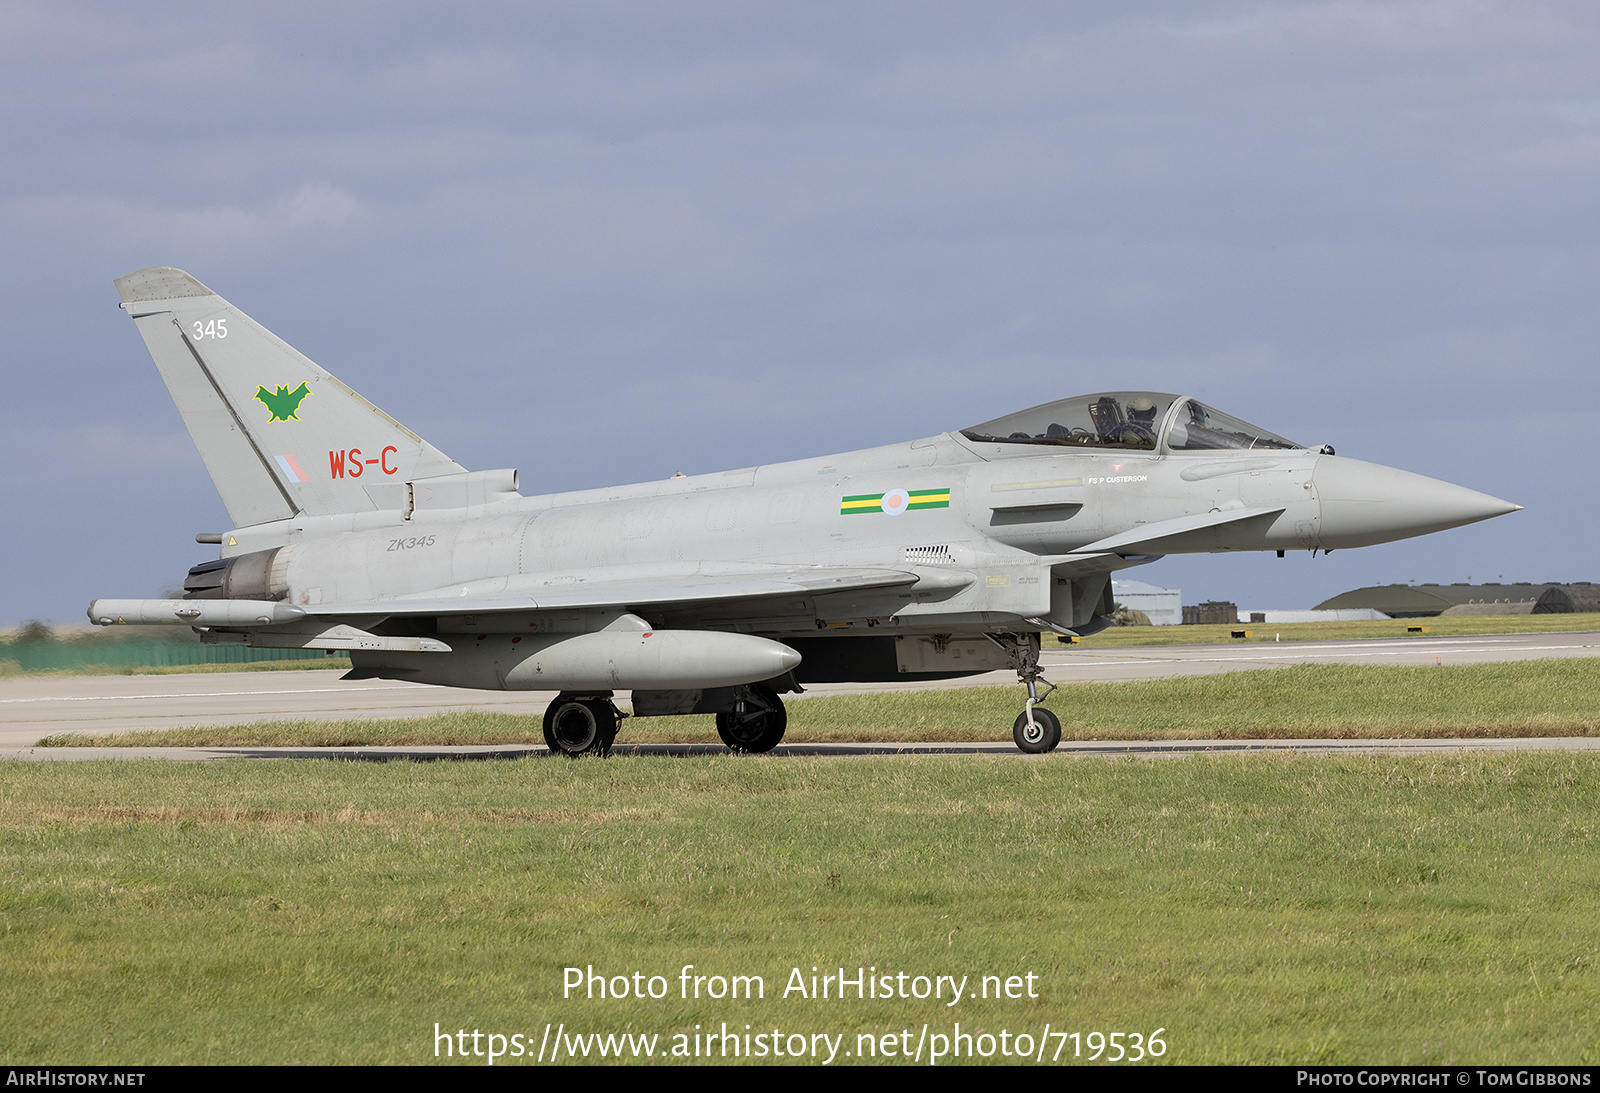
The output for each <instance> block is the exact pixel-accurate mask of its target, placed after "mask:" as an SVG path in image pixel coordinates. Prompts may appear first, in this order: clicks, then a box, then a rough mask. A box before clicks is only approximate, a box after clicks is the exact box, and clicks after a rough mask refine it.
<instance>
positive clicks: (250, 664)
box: [0, 657, 350, 679]
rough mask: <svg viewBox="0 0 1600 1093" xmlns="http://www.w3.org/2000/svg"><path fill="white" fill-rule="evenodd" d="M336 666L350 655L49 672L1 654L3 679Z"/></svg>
mask: <svg viewBox="0 0 1600 1093" xmlns="http://www.w3.org/2000/svg"><path fill="white" fill-rule="evenodd" d="M329 668H336V669H338V670H340V671H343V672H348V671H349V670H350V658H349V657H328V658H326V659H324V660H311V659H306V660H249V661H243V662H240V663H237V664H145V665H137V666H130V665H122V666H117V665H111V664H86V665H83V666H82V667H79V668H58V669H55V670H53V671H48V672H25V671H23V670H22V668H21V667H19V666H18V664H17V662H16V661H14V660H5V659H3V658H0V679H8V678H9V679H16V678H20V677H23V676H26V677H27V678H29V679H48V678H50V677H52V676H178V675H197V674H206V673H214V672H308V671H322V670H325V669H329Z"/></svg>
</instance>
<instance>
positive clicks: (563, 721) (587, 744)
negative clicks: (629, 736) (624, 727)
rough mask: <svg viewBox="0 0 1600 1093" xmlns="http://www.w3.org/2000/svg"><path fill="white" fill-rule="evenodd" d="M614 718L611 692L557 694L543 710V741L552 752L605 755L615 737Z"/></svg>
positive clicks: (614, 710) (573, 756)
mask: <svg viewBox="0 0 1600 1093" xmlns="http://www.w3.org/2000/svg"><path fill="white" fill-rule="evenodd" d="M617 720H618V714H617V707H616V705H615V704H614V703H613V702H612V701H611V697H610V695H605V696H603V697H596V696H579V695H567V694H563V695H557V696H556V700H555V701H554V702H552V703H550V705H549V707H547V708H546V709H545V711H544V742H545V744H546V745H548V746H549V748H550V754H551V755H555V754H557V753H558V752H559V753H560V754H562V755H565V756H567V757H569V758H572V759H576V758H577V757H578V756H580V755H606V754H608V753H609V752H610V751H611V745H612V743H614V742H615V741H616V739H617Z"/></svg>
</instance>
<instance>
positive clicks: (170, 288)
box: [115, 266, 216, 304]
mask: <svg viewBox="0 0 1600 1093" xmlns="http://www.w3.org/2000/svg"><path fill="white" fill-rule="evenodd" d="M115 283H116V286H117V291H118V292H120V293H121V294H122V302H123V303H125V304H134V303H146V302H148V301H151V300H181V299H184V298H186V297H190V296H215V295H216V293H215V292H212V291H211V290H210V289H209V288H207V287H206V286H205V285H202V284H201V283H200V282H199V281H196V280H195V279H194V278H193V277H190V276H189V275H188V274H187V273H185V272H183V270H181V269H173V268H172V267H171V266H151V267H150V268H149V269H137V270H134V271H133V272H132V273H129V274H126V275H124V276H122V277H118V278H117V279H116V282H115Z"/></svg>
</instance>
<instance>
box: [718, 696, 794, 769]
mask: <svg viewBox="0 0 1600 1093" xmlns="http://www.w3.org/2000/svg"><path fill="white" fill-rule="evenodd" d="M748 690H749V692H750V697H749V698H747V699H744V700H743V701H742V702H741V703H740V704H739V705H740V706H742V707H743V709H742V712H741V711H740V710H737V709H736V710H734V711H733V712H731V713H719V714H718V715H717V735H718V736H720V737H722V742H723V743H724V744H726V745H728V750H729V751H734V752H744V753H746V754H749V755H756V754H759V753H760V752H764V751H771V750H772V749H773V748H775V747H777V746H778V744H779V743H780V742H782V740H783V733H784V730H785V729H787V728H788V727H789V712H788V711H787V710H785V709H784V708H783V699H781V698H779V697H778V695H777V693H776V692H774V691H773V690H772V689H771V688H770V687H762V686H760V685H758V684H752V685H751V686H750V687H749V688H748Z"/></svg>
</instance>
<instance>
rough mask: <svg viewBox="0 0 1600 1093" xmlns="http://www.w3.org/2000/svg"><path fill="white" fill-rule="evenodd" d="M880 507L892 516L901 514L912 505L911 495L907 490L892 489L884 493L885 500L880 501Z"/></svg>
mask: <svg viewBox="0 0 1600 1093" xmlns="http://www.w3.org/2000/svg"><path fill="white" fill-rule="evenodd" d="M878 505H879V507H880V508H882V509H883V511H884V512H887V513H888V514H889V515H890V516H899V515H900V514H901V513H902V512H904V511H906V509H907V508H909V507H910V505H911V495H910V494H909V493H907V492H906V491H905V490H890V491H889V492H888V493H886V494H884V495H883V500H882V501H880V502H878Z"/></svg>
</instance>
